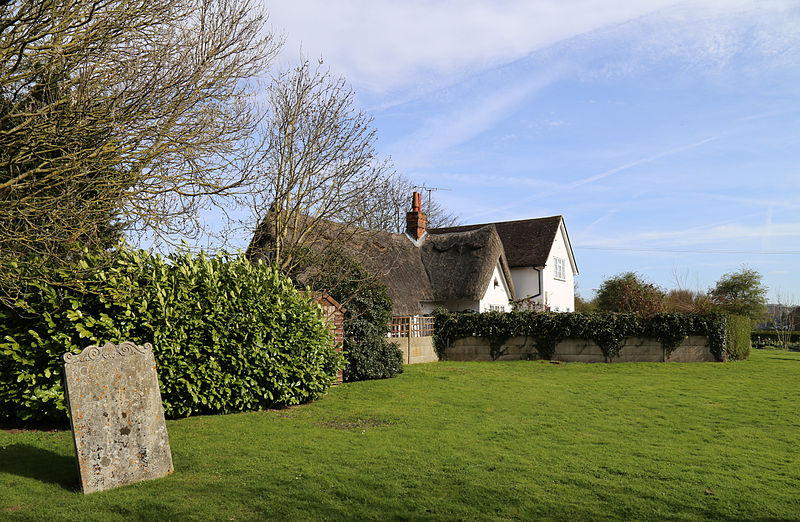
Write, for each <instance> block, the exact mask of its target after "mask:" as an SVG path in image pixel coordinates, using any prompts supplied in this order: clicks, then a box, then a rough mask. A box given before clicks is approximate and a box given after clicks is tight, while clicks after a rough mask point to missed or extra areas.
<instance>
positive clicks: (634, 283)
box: [575, 267, 767, 322]
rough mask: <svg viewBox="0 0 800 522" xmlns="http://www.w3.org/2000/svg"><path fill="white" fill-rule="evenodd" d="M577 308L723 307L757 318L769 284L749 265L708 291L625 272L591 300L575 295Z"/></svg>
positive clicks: (664, 309) (761, 313)
mask: <svg viewBox="0 0 800 522" xmlns="http://www.w3.org/2000/svg"><path fill="white" fill-rule="evenodd" d="M575 309H576V310H577V311H579V312H581V311H583V312H586V311H605V312H639V313H642V314H646V315H654V314H656V313H660V312H690V313H701V314H705V313H708V312H711V311H714V310H721V311H725V312H728V313H731V314H736V315H743V316H747V317H749V318H750V319H751V320H752V321H753V322H757V321H760V320H763V319H764V318H765V317H766V315H767V288H766V287H765V286H764V285H763V283H762V278H761V274H760V273H759V272H758V271H756V270H753V269H752V268H747V267H742V268H741V269H739V270H737V271H734V272H731V273H728V274H725V275H723V276H722V277H721V278H720V279H719V280H718V281H717V282H716V283H715V285H714V286H713V287H711V288H709V290H708V292H700V291H694V290H688V289H685V288H677V289H672V290H669V291H668V290H665V289H663V288H661V287H659V286H657V285H654V284H653V283H650V282H648V281H646V280H645V279H644V278H643V277H642V276H640V275H639V274H636V273H635V272H625V273H621V274H617V275H615V276H613V277H610V278H608V279H606V280H604V281H603V282H602V283H601V285H600V288H598V289H597V291H596V293H595V295H594V297H593V298H592V299H590V300H586V299H583V298H581V297H580V296H578V295H576V296H575Z"/></svg>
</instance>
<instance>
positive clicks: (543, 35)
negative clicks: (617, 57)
mask: <svg viewBox="0 0 800 522" xmlns="http://www.w3.org/2000/svg"><path fill="white" fill-rule="evenodd" d="M676 3H678V2H677V1H676V0H636V1H627V2H608V1H607V0H572V1H569V2H565V1H563V0H539V1H535V2H533V1H512V0H504V1H495V2H486V1H483V0H460V1H446V2H440V1H432V0H404V1H402V2H397V1H392V0H348V1H336V2H331V1H329V0H295V1H291V2H288V1H284V2H274V3H271V4H269V5H268V10H269V13H270V20H271V23H272V24H273V25H274V27H275V29H276V30H277V31H281V30H283V31H285V32H286V36H287V46H286V52H287V53H289V54H288V55H289V57H290V58H294V57H295V56H296V53H297V52H298V50H299V49H300V47H301V45H302V49H303V52H304V53H306V54H307V55H310V56H312V57H316V56H322V57H323V58H324V59H325V60H326V61H327V62H328V63H330V64H331V66H332V67H333V68H334V70H336V71H337V72H339V73H342V74H344V75H345V76H346V77H347V78H348V79H349V80H350V81H351V82H353V83H354V84H355V85H356V86H357V87H358V88H359V89H367V90H369V91H372V92H375V93H385V92H388V91H392V90H395V89H399V88H404V87H409V86H412V85H414V84H416V83H418V82H440V81H441V80H442V78H443V77H449V76H453V75H456V76H459V75H463V74H468V73H471V72H477V71H480V70H483V69H485V68H487V67H492V66H496V65H499V64H503V63H508V62H511V61H514V60H516V59H519V58H522V57H524V56H527V55H528V54H530V53H531V52H532V51H534V50H537V49H541V48H543V47H546V46H548V45H551V44H553V43H555V42H558V41H561V40H564V39H568V38H571V37H573V36H575V35H578V34H582V33H586V32H588V31H593V30H596V29H599V28H602V27H606V26H609V25H613V24H618V23H622V22H624V21H626V20H630V19H633V18H636V17H639V16H642V15H645V14H647V13H650V12H653V11H654V10H657V9H660V8H663V7H665V6H669V5H674V4H676Z"/></svg>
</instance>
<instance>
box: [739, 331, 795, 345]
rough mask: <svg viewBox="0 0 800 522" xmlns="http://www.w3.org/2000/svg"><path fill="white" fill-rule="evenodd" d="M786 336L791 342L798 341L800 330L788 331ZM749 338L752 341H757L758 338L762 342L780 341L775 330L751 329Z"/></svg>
mask: <svg viewBox="0 0 800 522" xmlns="http://www.w3.org/2000/svg"><path fill="white" fill-rule="evenodd" d="M787 336H788V337H789V342H791V343H796V342H800V330H794V331H792V332H789V333H788V334H787ZM750 338H751V339H752V341H753V342H757V341H758V340H759V339H760V340H761V342H762V343H765V342H770V343H775V344H778V343H779V342H780V337H779V334H778V332H776V331H775V330H753V331H752V333H751V334H750Z"/></svg>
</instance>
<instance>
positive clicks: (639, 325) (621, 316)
mask: <svg viewBox="0 0 800 522" xmlns="http://www.w3.org/2000/svg"><path fill="white" fill-rule="evenodd" d="M434 317H435V327H434V336H433V340H434V348H435V349H436V353H437V354H438V355H439V358H440V359H446V358H447V348H448V347H449V346H450V344H451V343H452V342H453V341H454V340H455V339H458V338H463V337H469V336H476V337H483V338H485V339H486V340H487V341H488V342H489V346H490V350H491V355H492V358H494V359H497V358H499V357H500V356H502V355H503V352H502V351H501V350H502V346H503V344H504V343H505V342H506V341H507V340H508V339H510V338H512V337H528V338H530V339H532V340H533V341H534V345H535V346H536V351H537V352H538V354H539V356H540V357H541V358H542V359H551V358H552V357H553V354H554V353H555V348H556V345H557V344H558V343H559V342H561V341H562V340H564V339H566V338H568V337H572V338H578V339H587V340H591V341H594V342H595V343H596V344H597V346H598V347H600V349H601V350H602V351H603V355H605V357H606V359H607V360H609V361H610V360H611V359H613V358H614V357H616V356H618V355H619V351H620V349H621V348H622V343H623V341H624V340H625V338H626V337H653V338H655V339H658V340H659V341H660V342H661V345H662V346H663V347H664V350H665V351H666V353H667V355H669V354H670V353H672V351H673V350H675V348H677V347H678V346H679V345H680V344H681V342H683V340H684V339H686V337H687V336H689V335H705V336H708V338H709V345H710V349H711V352H712V353H713V354H714V357H715V358H716V359H717V360H723V359H724V357H725V353H726V316H725V315H724V314H708V315H692V314H677V313H669V314H668V313H660V314H656V315H653V316H645V315H641V314H635V313H590V314H584V313H578V312H576V313H552V312H544V313H536V312H510V313H496V312H490V313H484V314H459V313H450V312H448V311H447V310H445V309H443V308H439V309H437V310H435V311H434Z"/></svg>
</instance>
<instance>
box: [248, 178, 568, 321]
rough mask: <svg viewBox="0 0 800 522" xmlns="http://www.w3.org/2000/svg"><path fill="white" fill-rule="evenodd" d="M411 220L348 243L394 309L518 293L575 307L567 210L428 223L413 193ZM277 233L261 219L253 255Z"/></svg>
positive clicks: (478, 306)
mask: <svg viewBox="0 0 800 522" xmlns="http://www.w3.org/2000/svg"><path fill="white" fill-rule="evenodd" d="M266 221H267V220H265V222H266ZM406 224H407V226H406V230H405V232H404V233H402V234H393V233H388V232H368V233H367V232H365V233H363V234H350V235H348V236H347V237H348V239H347V242H348V245H347V249H348V250H349V251H350V252H351V253H352V254H353V256H354V257H356V258H357V259H358V260H359V261H361V262H362V263H363V264H364V266H365V267H366V268H367V269H368V270H369V271H370V272H372V273H373V274H375V275H376V276H377V277H378V278H379V279H380V280H381V281H382V282H383V283H384V284H385V285H386V288H387V290H388V293H389V297H391V299H392V302H393V303H394V307H393V314H394V315H395V316H417V315H426V314H430V313H431V312H432V311H433V309H434V308H436V307H437V306H442V307H445V308H447V309H449V310H451V311H464V310H474V311H478V312H484V311H491V310H497V311H509V310H510V309H511V304H510V303H511V302H513V301H515V300H517V299H519V298H527V300H528V302H530V303H535V304H538V305H539V306H548V307H550V308H552V309H557V310H563V311H571V310H573V309H574V304H573V300H574V292H573V283H572V281H573V279H572V278H573V276H574V275H575V274H577V273H578V270H577V266H576V264H575V259H574V256H573V254H572V248H571V246H570V244H569V238H568V236H567V233H566V227H565V226H564V220H563V218H562V217H561V216H555V217H551V218H542V219H531V220H525V221H511V222H505V223H486V224H483V225H468V226H461V227H450V228H439V229H430V230H429V229H427V216H426V215H425V213H424V212H422V210H421V207H420V195H419V193H417V192H415V193H414V196H413V199H412V208H411V211H409V212H408V213H407V214H406ZM272 240H273V238H272V234H270V227H269V226H267V225H266V223H265V224H262V226H261V227H259V230H258V231H257V232H256V235H255V237H254V238H253V240H252V242H251V244H250V247H249V248H248V254H249V255H251V256H253V255H254V253H258V252H264V253H266V252H268V251H269V245H270V244H271V241H272ZM331 240H332V239H331V238H328V237H319V238H318V239H315V240H314V241H320V242H322V241H331Z"/></svg>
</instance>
